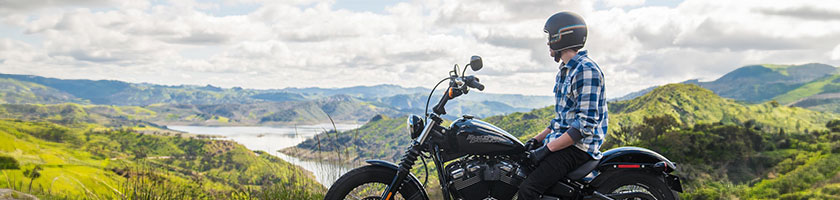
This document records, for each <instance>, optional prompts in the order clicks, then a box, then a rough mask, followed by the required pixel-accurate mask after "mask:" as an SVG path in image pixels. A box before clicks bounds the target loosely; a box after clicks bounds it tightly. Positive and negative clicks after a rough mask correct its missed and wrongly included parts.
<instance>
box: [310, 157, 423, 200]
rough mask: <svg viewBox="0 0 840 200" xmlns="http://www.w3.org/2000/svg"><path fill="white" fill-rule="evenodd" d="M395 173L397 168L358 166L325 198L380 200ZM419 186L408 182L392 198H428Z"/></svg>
mask: <svg viewBox="0 0 840 200" xmlns="http://www.w3.org/2000/svg"><path fill="white" fill-rule="evenodd" d="M395 174H396V170H393V169H390V168H386V167H382V166H376V165H368V166H364V167H359V168H356V169H354V170H351V171H350V172H347V173H346V174H344V175H342V176H341V178H339V179H338V180H337V181H335V183H333V185H332V187H330V189H329V190H328V191H327V195H326V196H325V197H324V199H325V200H343V199H348V200H380V197H379V195H381V194H382V192H383V191H385V188H387V187H388V184H391V181H392V180H393V179H394V175H395ZM418 188H420V187H419V186H418V185H414V184H413V183H411V182H406V183H405V184H403V187H402V188H401V189H400V190H399V191H398V194H394V196H392V197H391V199H399V200H404V199H410V200H415V199H421V200H425V199H427V197H425V196H424V195H422V193H421V191H419V189H418Z"/></svg>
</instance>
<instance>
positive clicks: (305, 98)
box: [0, 74, 553, 125]
mask: <svg viewBox="0 0 840 200" xmlns="http://www.w3.org/2000/svg"><path fill="white" fill-rule="evenodd" d="M428 91H429V90H428V89H426V88H421V87H415V88H404V87H401V86H397V85H376V86H356V87H347V88H314V87H313V88H286V89H271V90H253V89H242V88H239V87H234V88H219V87H216V86H212V85H207V86H190V85H181V86H165V85H155V84H148V83H140V84H137V83H127V82H121V81H112V80H97V81H94V80H65V79H55V78H45V77H40V76H32V75H13V74H0V103H10V104H59V103H78V104H82V105H88V104H92V105H115V106H139V107H142V108H144V109H149V110H151V111H153V112H154V114H155V115H153V116H149V117H144V118H142V119H143V120H150V121H153V122H158V123H164V122H165V123H168V124H173V123H174V124H205V125H225V124H227V125H254V124H266V123H268V124H272V123H285V124H288V123H321V122H328V121H329V120H328V117H327V115H330V116H332V117H333V119H334V120H340V121H344V122H353V123H355V122H359V121H364V120H367V119H369V118H371V117H373V116H374V115H376V114H386V115H390V116H399V115H404V114H408V113H412V114H422V113H423V112H422V110H423V109H424V105H425V100H426V97H427V96H426V95H427V92H428ZM437 94H438V95H439V94H440V92H437ZM552 101H553V100H552V98H551V97H549V96H527V95H517V94H481V95H470V96H468V97H465V98H463V99H462V100H461V101H459V102H458V103H453V104H452V105H451V106H450V114H451V115H452V116H460V115H462V114H471V115H476V116H491V115H499V114H505V113H510V112H518V111H526V110H529V109H532V108H536V107H542V106H545V105H549V104H551V102H552ZM434 103H435V102H432V104H434Z"/></svg>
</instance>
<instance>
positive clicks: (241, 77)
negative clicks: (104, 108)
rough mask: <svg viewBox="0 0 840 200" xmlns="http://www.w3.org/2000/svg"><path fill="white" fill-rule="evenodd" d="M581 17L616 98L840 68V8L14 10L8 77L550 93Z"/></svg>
mask: <svg viewBox="0 0 840 200" xmlns="http://www.w3.org/2000/svg"><path fill="white" fill-rule="evenodd" d="M560 11H572V12H576V13H578V14H580V15H581V16H583V18H584V20H585V21H586V23H587V25H588V28H589V36H588V39H587V43H586V46H585V47H584V49H586V50H588V52H589V55H590V57H591V58H592V59H593V60H595V62H597V63H598V65H599V66H600V67H601V69H602V70H603V72H604V74H605V79H606V87H607V96H608V97H610V98H613V97H619V96H622V95H625V94H627V93H630V92H633V91H637V90H640V89H644V88H647V87H650V86H654V85H661V84H667V83H675V82H681V81H685V80H688V79H700V80H704V81H710V80H714V79H716V78H718V77H720V76H721V75H723V74H725V73H726V72H729V71H731V70H734V69H736V68H738V67H741V66H745V65H751V64H765V63H770V64H805V63H815V62H816V63H825V64H829V65H833V66H839V65H840V1H807V0H803V1H790V0H779V1H776V0H743V1H730V0H720V1H716V0H685V1H675V0H594V1H581V0H522V1H508V0H463V1H453V0H425V1H419V0H418V1H413V0H404V1H398V0H383V1H365V0H332V1H312V0H281V1H272V0H208V1H194V0H183V1H158V0H151V1H150V0H61V1H59V0H0V73H11V74H32V75H39V76H46V77H54V78H64V79H96V80H98V79H109V80H121V81H128V82H137V83H140V82H147V83H156V84H166V85H181V84H190V85H207V84H211V85H215V86H222V87H235V86H239V87H244V88H254V89H271V88H286V87H327V88H336V87H350V86H359V85H368V86H369V85H378V84H396V85H401V86H406V87H417V86H422V87H431V86H434V84H435V83H437V81H438V80H440V79H441V78H444V77H446V76H447V72H448V71H449V70H451V69H452V67H453V66H454V65H455V64H459V65H460V66H461V67H463V66H464V65H465V64H466V63H468V62H469V58H470V56H472V55H480V56H482V58H483V60H484V68H483V69H482V70H480V71H478V72H468V73H474V74H475V75H477V76H479V77H480V78H481V81H482V83H484V84H485V85H486V86H487V87H486V88H487V89H486V90H485V92H489V93H511V94H527V95H552V87H553V85H554V76H555V75H556V73H557V71H558V66H559V64H558V63H555V62H554V61H553V59H552V58H551V57H549V51H548V47H547V46H546V38H545V35H544V33H543V31H542V28H543V25H544V23H545V20H546V19H547V18H548V17H549V16H551V15H552V14H554V13H557V12H560Z"/></svg>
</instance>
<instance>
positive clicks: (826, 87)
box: [612, 63, 840, 113]
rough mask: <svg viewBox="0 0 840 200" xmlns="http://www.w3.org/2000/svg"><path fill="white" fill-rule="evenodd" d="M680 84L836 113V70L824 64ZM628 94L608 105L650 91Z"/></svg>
mask: <svg viewBox="0 0 840 200" xmlns="http://www.w3.org/2000/svg"><path fill="white" fill-rule="evenodd" d="M683 83H687V84H695V85H699V86H701V87H703V88H706V89H709V90H712V91H714V92H715V94H718V95H720V96H722V97H726V98H731V99H735V100H738V101H745V102H749V103H762V102H767V101H771V100H773V101H776V102H779V103H781V104H784V105H792V106H796V107H803V108H808V109H812V110H816V111H827V112H834V113H840V104H837V102H840V99H838V97H837V96H839V95H837V94H836V93H840V69H838V68H835V67H832V66H830V65H825V64H818V63H812V64H804V65H769V64H768V65H750V66H744V67H741V68H738V69H735V70H734V71H732V72H729V73H727V74H725V75H723V76H722V77H720V78H718V79H717V80H714V81H711V82H700V81H698V80H688V81H685V82H683ZM656 87H658V86H653V87H651V88H646V89H644V90H640V91H636V92H632V93H630V94H627V95H625V96H624V97H620V98H616V99H614V100H612V101H618V100H627V99H632V98H635V97H638V96H641V95H644V94H646V93H648V92H650V91H652V89H653V88H656Z"/></svg>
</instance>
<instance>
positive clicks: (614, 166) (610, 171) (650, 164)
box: [592, 147, 682, 192]
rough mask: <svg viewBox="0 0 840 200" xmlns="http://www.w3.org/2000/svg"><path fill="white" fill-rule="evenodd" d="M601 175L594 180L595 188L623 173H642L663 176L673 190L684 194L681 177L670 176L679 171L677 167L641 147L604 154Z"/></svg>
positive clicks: (600, 165) (599, 168) (666, 159)
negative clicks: (611, 177)
mask: <svg viewBox="0 0 840 200" xmlns="http://www.w3.org/2000/svg"><path fill="white" fill-rule="evenodd" d="M597 169H598V171H599V172H600V174H599V175H598V176H597V177H595V179H594V180H592V185H593V186H596V187H597V186H599V185H600V184H601V183H603V182H604V181H607V180H609V179H610V176H613V175H616V174H620V173H621V172H623V171H641V172H645V173H650V174H652V175H655V176H662V177H663V178H664V180H663V181H665V183H666V184H667V185H668V187H670V188H671V189H672V190H674V191H677V192H682V185H681V184H680V181H679V177H677V176H675V175H672V174H670V173H671V172H673V171H676V170H677V167H676V165H675V164H674V163H673V162H671V161H670V160H668V158H665V156H662V155H660V154H659V153H656V152H654V151H651V150H649V149H645V148H640V147H619V148H615V149H610V150H608V151H606V152H604V154H603V157H602V158H601V162H600V163H598V168H597Z"/></svg>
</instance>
